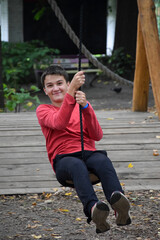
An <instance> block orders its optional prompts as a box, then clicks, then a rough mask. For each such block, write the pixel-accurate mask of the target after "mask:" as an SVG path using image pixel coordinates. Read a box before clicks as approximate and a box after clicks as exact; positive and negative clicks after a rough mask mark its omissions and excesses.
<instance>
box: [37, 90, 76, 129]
mask: <svg viewBox="0 0 160 240" xmlns="http://www.w3.org/2000/svg"><path fill="white" fill-rule="evenodd" d="M75 103H76V101H75V99H74V98H73V97H72V96H71V95H69V94H66V95H65V98H64V101H63V103H62V106H61V107H60V108H57V107H54V106H52V105H47V104H42V105H40V106H39V107H38V108H37V110H36V114H37V117H38V121H39V124H40V125H41V126H43V127H48V128H51V129H57V130H62V129H65V128H66V126H67V125H68V123H69V120H70V117H71V114H72V111H73V109H74V107H75Z"/></svg>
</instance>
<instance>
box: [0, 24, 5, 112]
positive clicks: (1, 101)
mask: <svg viewBox="0 0 160 240" xmlns="http://www.w3.org/2000/svg"><path fill="white" fill-rule="evenodd" d="M0 109H3V110H4V94H3V82H2V46H1V26H0Z"/></svg>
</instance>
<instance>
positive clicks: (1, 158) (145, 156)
mask: <svg viewBox="0 0 160 240" xmlns="http://www.w3.org/2000/svg"><path fill="white" fill-rule="evenodd" d="M107 153H108V156H109V158H110V159H111V160H112V161H116V162H117V161H120V162H126V161H127V162H128V161H132V162H139V161H144V160H145V161H160V156H153V149H151V150H143V149H140V150H137V149H135V150H133V149H132V151H131V150H117V149H115V150H112V151H107ZM37 155H38V156H37ZM22 163H23V164H40V163H42V164H43V163H49V160H48V157H47V154H46V152H40V153H39V152H38V154H35V153H34V152H32V153H23V155H22V153H16V154H13V153H1V154H0V165H3V164H7V165H10V164H16V165H18V164H22ZM49 164H50V163H49Z"/></svg>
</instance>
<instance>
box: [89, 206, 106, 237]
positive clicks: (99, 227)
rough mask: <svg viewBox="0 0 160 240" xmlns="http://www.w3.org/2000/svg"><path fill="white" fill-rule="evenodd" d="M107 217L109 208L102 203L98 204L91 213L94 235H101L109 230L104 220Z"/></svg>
mask: <svg viewBox="0 0 160 240" xmlns="http://www.w3.org/2000/svg"><path fill="white" fill-rule="evenodd" d="M108 215H109V207H108V206H107V204H105V203H103V202H98V203H97V204H96V207H95V209H94V211H93V216H92V220H93V222H94V223H95V224H96V233H103V232H106V231H108V230H109V229H110V226H109V224H108V223H107V222H106V218H107V217H108Z"/></svg>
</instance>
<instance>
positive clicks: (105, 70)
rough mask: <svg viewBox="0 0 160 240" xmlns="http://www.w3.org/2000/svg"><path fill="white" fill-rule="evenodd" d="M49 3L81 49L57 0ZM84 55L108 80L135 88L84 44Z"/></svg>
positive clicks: (50, 0)
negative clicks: (98, 58)
mask: <svg viewBox="0 0 160 240" xmlns="http://www.w3.org/2000/svg"><path fill="white" fill-rule="evenodd" d="M48 3H49V4H50V5H51V8H52V10H53V11H54V13H55V15H56V17H57V18H58V20H59V22H60V23H61V24H62V27H63V28H64V30H65V31H66V33H67V34H68V35H69V37H70V39H71V40H72V41H73V42H74V44H75V45H76V46H77V48H79V44H80V40H79V38H78V37H77V35H76V34H75V33H74V31H73V30H72V28H71V27H70V25H69V24H68V22H67V20H66V19H65V17H64V16H63V14H62V12H61V10H60V8H59V7H58V6H57V3H56V1H55V0H48ZM82 53H83V54H84V56H85V57H86V58H87V59H88V60H89V61H90V62H91V63H92V64H93V65H94V66H95V67H97V68H98V69H100V70H102V72H103V73H104V75H106V76H107V77H108V78H110V79H111V80H113V81H117V82H120V83H122V84H124V85H127V86H133V82H131V81H129V80H127V79H125V78H123V77H120V76H119V75H117V74H116V73H114V72H112V71H111V70H110V69H109V68H107V67H106V66H104V65H103V64H102V63H101V62H99V61H98V60H97V59H96V58H95V57H94V56H93V55H92V54H91V52H90V51H89V50H88V49H87V48H86V47H85V46H84V44H82Z"/></svg>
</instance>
